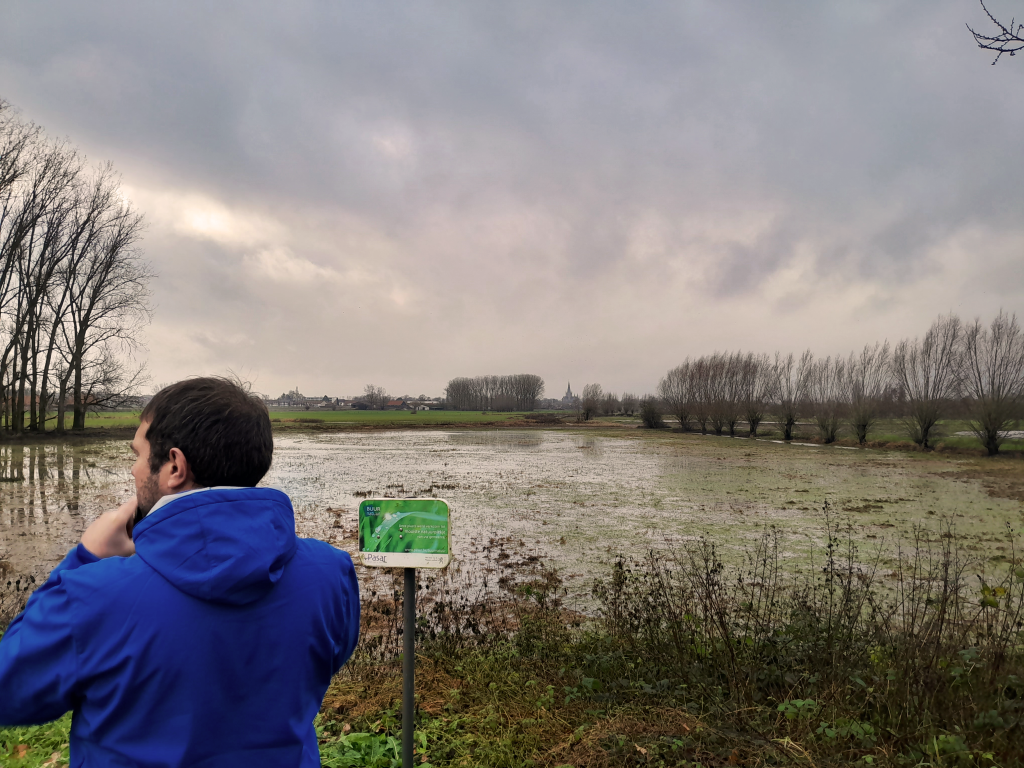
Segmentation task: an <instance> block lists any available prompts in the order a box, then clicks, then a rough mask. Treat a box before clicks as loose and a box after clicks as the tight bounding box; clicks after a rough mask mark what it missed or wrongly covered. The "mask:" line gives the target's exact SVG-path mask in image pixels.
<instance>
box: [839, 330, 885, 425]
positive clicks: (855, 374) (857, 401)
mask: <svg viewBox="0 0 1024 768" xmlns="http://www.w3.org/2000/svg"><path fill="white" fill-rule="evenodd" d="M889 363H890V355H889V342H888V341H886V342H883V343H876V344H874V345H871V344H867V345H865V347H864V349H863V350H861V352H860V354H859V355H858V354H856V353H854V352H851V353H850V357H849V358H848V359H847V361H846V379H847V383H846V393H847V397H848V398H849V421H850V426H851V427H852V428H853V431H854V434H856V436H857V442H858V443H860V444H861V445H864V443H866V442H867V439H868V432H869V431H870V430H871V428H872V427H873V426H874V425H875V422H876V421H878V414H879V409H880V404H881V401H882V398H883V397H884V396H885V394H886V392H887V390H888V388H889Z"/></svg>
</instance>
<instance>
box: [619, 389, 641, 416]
mask: <svg viewBox="0 0 1024 768" xmlns="http://www.w3.org/2000/svg"><path fill="white" fill-rule="evenodd" d="M639 406H640V398H639V397H637V396H636V395H634V394H633V393H632V392H623V393H622V412H623V413H624V414H626V415H627V416H632V415H633V414H634V413H636V410H637V408H638V407H639Z"/></svg>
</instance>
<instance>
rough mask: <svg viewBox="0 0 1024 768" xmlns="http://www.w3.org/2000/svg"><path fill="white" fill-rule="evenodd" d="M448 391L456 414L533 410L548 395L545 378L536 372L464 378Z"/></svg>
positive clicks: (453, 382) (447, 399)
mask: <svg viewBox="0 0 1024 768" xmlns="http://www.w3.org/2000/svg"><path fill="white" fill-rule="evenodd" d="M444 392H445V402H446V406H447V408H449V409H450V410H453V411H512V410H515V411H532V410H534V409H535V408H536V407H537V401H538V400H539V399H540V398H541V397H542V396H543V394H544V379H542V378H541V377H540V376H537V375H536V374H533V373H515V374H509V375H505V376H474V377H472V378H470V377H467V376H460V377H457V378H454V379H452V380H451V381H449V382H448V386H446V387H445V390H444Z"/></svg>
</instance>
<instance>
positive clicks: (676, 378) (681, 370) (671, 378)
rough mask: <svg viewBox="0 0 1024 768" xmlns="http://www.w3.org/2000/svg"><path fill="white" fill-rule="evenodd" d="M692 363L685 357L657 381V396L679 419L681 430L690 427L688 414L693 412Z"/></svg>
mask: <svg viewBox="0 0 1024 768" xmlns="http://www.w3.org/2000/svg"><path fill="white" fill-rule="evenodd" d="M692 365H693V364H692V363H691V362H690V359H689V358H687V359H686V360H684V361H683V363H682V364H681V365H677V366H676V367H675V368H673V369H672V370H670V371H669V372H668V373H666V374H665V377H664V378H663V379H662V380H661V381H660V382H659V383H658V396H659V397H660V398H661V400H662V402H663V403H664V404H665V408H666V409H668V412H669V413H671V414H672V415H673V416H675V417H676V419H677V420H678V421H679V426H680V428H682V429H683V431H686V430H688V429H689V428H690V416H691V414H692V412H693V411H692V409H693V393H692V392H691V389H692V386H693V376H692V372H691V368H692Z"/></svg>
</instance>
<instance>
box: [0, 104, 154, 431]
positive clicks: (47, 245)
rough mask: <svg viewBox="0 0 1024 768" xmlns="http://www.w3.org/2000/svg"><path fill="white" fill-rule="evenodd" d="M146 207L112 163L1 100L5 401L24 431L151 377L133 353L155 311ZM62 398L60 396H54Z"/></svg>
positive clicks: (0, 319)
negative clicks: (100, 161)
mask: <svg viewBox="0 0 1024 768" xmlns="http://www.w3.org/2000/svg"><path fill="white" fill-rule="evenodd" d="M141 232H142V216H141V215H140V214H139V213H138V212H137V211H136V210H135V209H134V208H133V207H132V205H131V203H130V202H128V201H126V200H125V198H124V195H123V194H122V192H121V189H120V180H119V178H118V177H117V175H116V174H115V173H114V172H113V170H112V169H111V168H110V166H109V165H107V166H103V167H100V168H98V169H92V168H89V167H88V165H87V164H86V162H85V161H84V159H83V158H82V157H81V156H80V155H79V154H78V152H77V151H76V150H75V149H74V148H73V147H71V146H70V145H68V144H67V143H66V142H60V141H51V140H48V139H47V138H46V137H45V136H44V134H43V132H42V130H41V129H39V128H38V127H37V126H34V125H32V124H29V123H26V122H24V121H22V120H20V119H19V118H18V116H17V115H16V114H15V113H14V111H13V109H12V108H11V107H10V105H9V104H7V103H6V102H3V101H0V401H2V408H0V413H2V417H3V420H4V423H5V425H6V427H7V428H8V429H10V430H12V431H14V432H16V433H20V432H22V431H24V430H26V429H27V430H44V429H45V428H46V422H47V420H48V418H50V417H49V416H48V414H49V412H50V411H51V410H52V409H53V406H54V405H56V411H57V415H56V422H57V423H56V428H57V429H58V430H62V429H63V428H64V411H65V408H66V406H67V405H68V404H69V402H68V401H69V400H70V405H71V407H72V409H73V412H74V418H73V426H74V428H77V429H81V428H84V426H85V415H86V412H87V411H88V410H89V409H90V408H97V407H102V406H104V405H107V406H116V405H119V404H122V403H124V402H126V401H127V399H128V398H129V397H130V396H132V395H133V394H135V393H136V392H137V390H138V387H139V385H140V384H141V383H143V381H144V372H143V368H142V366H134V365H132V364H131V362H130V361H131V358H132V355H133V352H134V351H135V350H136V349H137V347H138V334H139V330H140V329H141V327H142V326H143V325H144V324H145V323H146V322H147V321H148V320H149V306H148V299H149V290H148V283H149V280H150V278H151V277H152V273H151V271H150V269H149V266H148V265H147V264H146V263H145V261H144V260H143V258H142V253H141V251H140V250H139V248H138V243H139V239H140V236H141ZM54 401H56V402H54Z"/></svg>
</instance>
